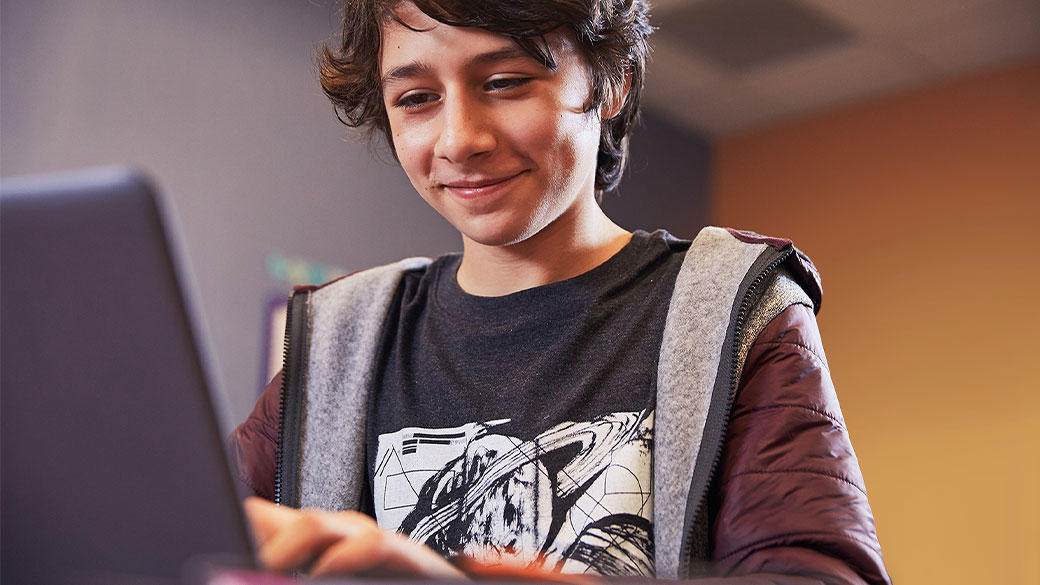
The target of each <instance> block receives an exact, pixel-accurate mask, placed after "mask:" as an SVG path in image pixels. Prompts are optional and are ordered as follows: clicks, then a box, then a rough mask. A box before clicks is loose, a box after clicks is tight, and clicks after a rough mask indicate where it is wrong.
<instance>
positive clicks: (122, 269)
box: [0, 168, 252, 585]
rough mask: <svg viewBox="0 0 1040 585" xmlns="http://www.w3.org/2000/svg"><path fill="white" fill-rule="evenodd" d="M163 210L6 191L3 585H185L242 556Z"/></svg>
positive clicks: (0, 285)
mask: <svg viewBox="0 0 1040 585" xmlns="http://www.w3.org/2000/svg"><path fill="white" fill-rule="evenodd" d="M161 209H162V206H161V204H160V202H159V199H158V194H157V192H156V190H155V188H154V187H153V185H152V184H151V183H150V181H149V180H147V179H146V178H145V177H144V176H142V175H141V174H139V173H136V172H134V171H131V170H127V169H123V168H108V169H97V170H89V171H84V172H76V173H70V174H62V175H52V176H44V177H36V178H28V179H10V180H8V179H4V180H3V181H2V183H0V392H2V402H0V447H2V455H0V483H2V487H0V498H2V500H0V526H2V527H0V578H2V581H3V582H4V583H10V584H12V585H13V584H16V583H39V584H43V585H48V584H51V583H55V584H57V583H62V584H65V583H106V584H121V583H135V584H141V583H145V584H147V583H179V582H183V581H184V579H185V571H186V570H190V567H192V566H196V565H198V564H199V563H203V564H204V563H208V562H214V561H213V559H219V560H218V561H215V562H217V563H219V564H221V565H222V566H227V564H241V565H242V566H245V567H249V566H251V560H250V559H251V558H252V544H251V541H250V536H249V533H248V529H247V525H246V523H245V520H244V517H243V514H242V510H241V507H240V505H239V499H238V494H236V487H235V483H236V482H235V481H234V480H233V478H232V476H231V473H230V471H229V469H228V466H227V463H226V458H225V453H224V450H223V444H224V443H223V437H222V433H221V431H220V429H219V427H218V424H217V417H216V416H215V413H214V408H213V400H212V395H211V390H212V388H211V386H210V384H209V383H208V380H209V379H210V378H209V376H208V375H207V373H206V369H205V361H204V360H203V359H200V353H199V347H200V346H199V344H198V343H197V342H196V335H195V334H196V330H195V329H194V327H193V324H192V320H191V318H190V314H191V313H190V312H189V310H188V309H189V307H188V305H186V298H185V293H184V289H183V287H182V281H181V280H180V279H179V278H178V267H177V263H176V259H175V258H174V257H173V256H172V255H171V247H170V245H169V243H168V242H169V240H168V239H167V235H168V232H167V230H166V229H165V227H164V223H165V219H164V216H163V214H162V212H161Z"/></svg>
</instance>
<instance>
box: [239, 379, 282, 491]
mask: <svg viewBox="0 0 1040 585" xmlns="http://www.w3.org/2000/svg"><path fill="white" fill-rule="evenodd" d="M281 389H282V372H281V371H279V372H278V374H276V375H275V377H274V379H272V380H271V383H270V384H268V385H267V388H266V389H265V390H264V393H263V394H261V395H260V400H259V401H257V403H256V406H255V407H253V412H252V413H251V414H250V415H249V418H247V419H246V420H245V422H243V423H242V424H240V425H238V427H237V428H236V429H235V430H234V431H233V432H232V433H231V435H230V436H229V437H228V454H229V456H230V457H231V465H232V468H233V470H234V472H235V475H236V477H237V478H238V480H239V481H241V482H242V483H244V484H245V485H246V486H247V487H248V488H249V489H250V490H252V492H253V493H254V494H256V495H257V496H260V497H261V498H265V499H268V500H273V499H274V468H275V456H276V454H277V450H278V407H279V398H280V396H281Z"/></svg>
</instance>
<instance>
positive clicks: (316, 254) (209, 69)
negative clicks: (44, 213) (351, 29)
mask: <svg viewBox="0 0 1040 585" xmlns="http://www.w3.org/2000/svg"><path fill="white" fill-rule="evenodd" d="M335 20H336V10H335V7H334V6H330V5H329V4H328V3H327V2H324V1H322V2H314V1H304V0H298V1H291V0H278V1H276V0H268V1H259V0H207V1H201V0H177V1H173V0H77V1H72V0H3V2H2V4H0V43H2V45H0V99H2V102H0V175H3V176H12V175H20V174H28V173H37V172H46V171H53V170H61V169H70V168H77V167H84V166H93V165H100V164H111V163H123V162H129V163H133V164H136V165H138V166H140V167H141V168H144V169H146V170H148V171H150V172H151V173H152V174H153V176H155V177H156V178H157V179H158V180H159V182H160V183H161V185H162V186H163V188H164V191H165V192H166V194H167V195H168V199H169V203H170V205H169V207H170V208H171V211H172V212H173V219H174V221H175V222H176V224H177V225H178V226H179V228H180V234H179V236H180V238H181V241H182V243H183V249H184V251H185V253H186V261H187V264H188V268H189V270H190V271H191V273H192V274H193V275H194V281H195V282H194V289H195V292H196V293H197V294H198V300H199V301H200V306H201V309H202V313H203V315H204V316H205V319H206V323H205V327H206V329H207V330H208V332H209V337H210V339H211V340H212V342H213V349H214V351H215V354H216V356H215V358H216V360H215V364H216V366H217V372H216V373H217V377H218V381H219V382H220V383H221V385H222V386H223V388H224V389H225V390H226V392H227V396H228V400H227V405H226V411H225V412H224V413H223V414H224V416H225V418H226V419H227V420H238V419H241V418H243V417H244V416H245V415H246V414H247V413H248V411H249V409H250V408H251V406H252V403H253V401H254V400H255V398H256V396H257V392H258V390H259V389H258V388H257V386H258V383H259V382H258V380H259V378H260V371H261V361H262V358H261V355H262V353H263V348H262V344H263V342H264V339H263V337H264V331H265V329H266V315H265V311H266V305H267V302H268V299H269V298H270V295H271V294H272V292H273V291H274V292H275V293H276V294H284V292H286V291H287V290H288V287H287V285H286V284H285V283H282V282H278V281H277V280H276V279H274V278H272V276H271V275H270V274H269V271H268V268H267V259H268V257H269V256H270V255H271V254H272V253H279V254H283V255H286V256H289V257H295V258H306V259H308V260H309V261H311V262H315V263H318V264H327V265H330V266H335V267H340V268H343V269H345V270H354V269H358V268H362V267H365V266H370V265H374V264H379V263H385V262H389V261H392V260H395V259H397V258H401V257H404V256H409V255H436V254H439V253H442V252H445V251H451V250H455V249H458V248H459V246H460V244H459V238H458V235H457V234H456V233H455V232H454V230H453V229H452V228H451V226H450V225H448V224H447V223H446V222H444V221H443V220H442V219H440V218H439V217H438V216H437V215H436V214H435V213H434V212H433V211H431V210H430V209H429V208H428V207H427V206H426V205H425V204H424V203H423V202H422V201H421V199H419V197H418V196H416V195H415V194H414V192H413V191H412V189H411V186H410V185H409V184H408V181H407V179H406V177H405V176H404V174H403V172H402V171H401V170H400V169H399V168H398V167H397V166H396V165H394V164H390V163H386V162H379V161H377V160H375V159H373V157H372V156H371V153H370V149H369V148H368V147H367V146H366V145H365V144H364V143H362V142H360V141H359V140H358V139H352V138H350V137H349V136H350V135H349V134H348V132H347V130H346V129H345V128H344V127H343V126H342V125H340V124H339V123H338V122H337V121H336V119H335V117H334V116H333V114H332V110H331V107H330V106H329V105H328V102H327V101H326V100H325V98H324V96H323V95H322V94H321V92H320V90H319V88H318V87H317V84H316V82H315V81H314V59H313V55H314V51H315V48H316V46H317V43H318V42H319V41H321V40H322V39H324V38H326V37H328V36H329V35H330V34H331V32H332V31H333V30H334V29H335ZM707 157H708V146H707V144H706V143H705V142H704V141H703V140H700V139H698V138H696V137H694V136H691V135H689V134H687V133H685V132H683V131H680V130H677V129H675V128H673V127H671V126H669V125H668V124H666V123H664V122H661V121H659V120H656V119H654V118H653V117H652V116H648V118H647V125H646V127H645V128H642V129H641V130H640V132H639V133H638V134H637V135H636V139H635V140H634V143H633V171H632V172H631V173H630V174H629V175H628V176H627V177H626V179H625V183H624V184H623V185H622V188H621V193H622V195H621V197H620V198H619V197H616V196H613V195H610V194H608V196H607V201H606V203H605V207H606V208H607V210H608V211H609V212H611V214H612V215H613V216H614V217H615V218H616V219H617V221H618V222H619V223H621V224H622V225H624V226H626V227H631V228H635V227H646V228H653V227H662V226H663V227H668V228H669V229H671V230H672V231H673V232H674V233H677V234H691V233H693V231H694V230H696V228H697V227H699V226H700V225H702V224H703V223H704V221H705V218H706V217H707V209H706V205H707V201H708V193H707V174H706V169H707V160H708V158H707ZM384 158H388V157H384Z"/></svg>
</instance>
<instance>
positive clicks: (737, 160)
mask: <svg viewBox="0 0 1040 585" xmlns="http://www.w3.org/2000/svg"><path fill="white" fill-rule="evenodd" d="M714 173H715V179H714V180H715V187H714V197H715V201H714V211H713V215H712V221H713V223H716V224H718V225H727V226H733V227H740V228H744V229H751V230H754V231H758V232H761V233H766V234H777V235H783V236H786V237H790V238H792V239H794V241H795V243H796V244H797V245H798V246H799V247H800V248H801V249H802V250H804V251H805V252H806V253H808V254H809V256H810V257H812V258H813V260H814V261H815V262H816V264H817V266H818V267H819V269H820V271H821V272H822V274H823V284H824V291H825V294H824V302H823V312H822V313H821V315H820V327H821V329H822V332H823V338H824V342H825V344H826V347H827V354H828V358H829V359H830V363H831V372H832V375H833V377H834V378H835V382H836V385H837V388H838V394H839V397H840V398H841V401H842V408H843V410H844V413H845V418H846V421H847V423H848V425H849V428H850V431H851V435H852V439H853V444H854V445H855V447H856V450H857V453H858V454H859V458H860V463H861V465H862V468H863V472H864V475H865V477H866V480H867V488H868V491H869V494H870V499H871V503H872V506H873V508H874V513H875V518H876V521H877V526H878V534H879V537H880V540H881V545H882V549H883V550H884V553H885V558H886V561H887V563H888V567H889V571H890V572H891V574H892V577H893V579H894V580H895V582H896V583H897V584H899V583H914V584H931V583H935V584H943V585H950V584H960V583H963V584H968V583H971V584H973V585H974V584H978V583H1007V584H1018V583H1034V584H1035V583H1040V276H1038V272H1040V267H1038V264H1040V243H1038V239H1040V61H1037V62H1032V63H1028V64H1025V65H1020V66H1017V67H1013V68H1007V69H1001V70H996V71H991V72H987V73H984V74H979V75H973V76H971V77H967V78H961V79H958V80H955V81H952V82H944V83H941V84H938V85H934V86H931V87H928V88H925V89H921V90H915V91H913V92H910V93H905V94H901V95H896V96H891V97H887V98H884V99H880V100H876V101H872V102H869V103H863V104H859V105H856V106H852V107H845V108H841V109H838V110H833V111H830V112H827V113H824V114H822V115H817V116H813V117H809V118H803V119H799V120H797V121H794V122H791V123H786V124H783V125H780V126H774V127H770V128H767V129H764V130H761V131H756V132H753V133H750V134H747V135H742V136H736V137H733V138H730V139H726V140H723V141H721V142H720V143H719V144H718V148H717V151H716V160H715V167H714Z"/></svg>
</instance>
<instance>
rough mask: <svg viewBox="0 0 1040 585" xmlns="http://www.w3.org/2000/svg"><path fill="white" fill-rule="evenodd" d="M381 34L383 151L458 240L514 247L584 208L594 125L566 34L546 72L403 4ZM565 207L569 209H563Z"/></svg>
mask: <svg viewBox="0 0 1040 585" xmlns="http://www.w3.org/2000/svg"><path fill="white" fill-rule="evenodd" d="M397 15H398V17H399V18H400V19H401V20H402V21H404V22H405V23H407V24H408V25H409V26H411V27H413V28H415V29H418V30H421V31H423V32H416V31H413V30H409V29H408V28H406V27H404V26H401V25H400V24H399V23H397V22H393V21H391V22H390V23H388V24H387V25H385V26H384V27H383V38H382V53H381V56H380V75H381V77H382V80H383V81H382V83H383V101H384V105H385V107H386V111H387V115H388V117H389V119H390V129H391V131H392V132H393V138H394V147H395V149H396V151H397V156H398V158H399V159H400V161H401V166H402V167H403V168H404V171H405V173H406V174H407V175H408V178H409V179H410V180H411V182H412V185H413V186H414V187H415V189H416V191H418V192H419V194H420V195H422V197H423V199H425V200H426V201H427V202H428V203H429V204H430V205H432V206H433V208H434V209H436V210H437V212H438V213H440V214H441V215H442V216H444V218H445V219H447V220H448V221H449V222H451V224H452V225H454V226H455V228H456V229H458V230H459V232H461V233H462V236H463V238H464V240H469V241H467V242H466V243H467V244H469V243H470V242H475V243H479V244H483V245H492V246H502V245H509V244H513V243H516V242H520V241H523V240H525V239H527V238H529V237H531V236H532V235H534V234H537V233H538V232H540V231H541V230H542V229H543V228H545V227H546V226H547V225H549V224H550V223H552V222H554V221H556V220H557V219H559V218H561V216H563V217H569V218H573V217H578V216H579V215H580V213H579V212H578V211H579V210H580V209H582V208H583V206H586V205H589V204H590V203H591V205H595V199H594V190H595V174H596V173H595V171H596V154H597V152H598V148H599V134H600V119H599V116H598V114H597V113H596V112H595V111H593V112H585V111H584V110H585V109H586V104H587V103H588V102H589V100H590V96H591V93H592V90H591V76H590V73H589V68H588V65H587V63H586V60H585V58H584V56H583V54H582V53H581V51H580V49H579V48H578V47H576V46H575V44H574V42H573V41H572V40H571V39H570V38H569V37H568V36H566V35H563V34H553V35H551V36H550V37H548V41H549V44H550V47H551V48H552V52H553V56H554V57H555V58H556V61H557V65H558V69H557V70H556V71H555V72H554V71H551V70H549V69H547V68H546V67H544V66H543V65H541V64H539V63H538V62H536V61H535V60H533V59H532V58H531V57H529V56H528V55H527V54H526V53H524V52H523V51H522V50H521V49H520V48H519V47H518V46H517V45H516V44H515V43H514V42H513V41H511V40H509V39H508V38H506V37H504V36H500V35H497V34H494V33H490V32H487V31H483V30H480V29H473V28H456V27H451V26H447V25H444V24H441V23H439V22H437V21H435V20H433V19H431V18H429V17H428V16H426V15H425V14H423V13H422V12H421V11H419V10H418V9H417V8H415V7H414V6H413V5H412V4H410V3H403V4H402V5H401V6H400V7H399V8H398V10H397ZM567 212H570V213H567Z"/></svg>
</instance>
